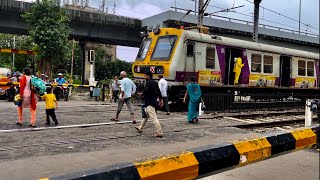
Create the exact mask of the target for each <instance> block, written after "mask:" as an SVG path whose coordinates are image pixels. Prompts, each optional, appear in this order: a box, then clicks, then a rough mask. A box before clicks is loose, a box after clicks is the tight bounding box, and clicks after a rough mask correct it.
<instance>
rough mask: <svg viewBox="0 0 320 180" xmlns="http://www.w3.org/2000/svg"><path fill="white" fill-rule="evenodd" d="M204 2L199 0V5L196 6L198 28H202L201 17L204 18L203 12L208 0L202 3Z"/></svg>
mask: <svg viewBox="0 0 320 180" xmlns="http://www.w3.org/2000/svg"><path fill="white" fill-rule="evenodd" d="M203 1H204V0H199V5H198V9H199V11H198V26H202V25H203V16H204V12H205V11H206V9H207V7H208V5H209V3H210V0H206V2H205V3H203Z"/></svg>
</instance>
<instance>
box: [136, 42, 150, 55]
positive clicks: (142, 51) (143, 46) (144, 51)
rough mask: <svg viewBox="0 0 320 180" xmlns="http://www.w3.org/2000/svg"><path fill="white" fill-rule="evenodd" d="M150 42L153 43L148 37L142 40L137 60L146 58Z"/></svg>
mask: <svg viewBox="0 0 320 180" xmlns="http://www.w3.org/2000/svg"><path fill="white" fill-rule="evenodd" d="M150 44H151V39H146V40H144V41H143V42H142V44H141V47H140V49H139V52H138V55H137V60H144V59H145V58H146V55H147V52H148V49H149V46H150Z"/></svg>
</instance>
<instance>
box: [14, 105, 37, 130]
mask: <svg viewBox="0 0 320 180" xmlns="http://www.w3.org/2000/svg"><path fill="white" fill-rule="evenodd" d="M17 110H18V122H19V123H22V120H23V116H22V113H23V108H22V106H18V107H17ZM30 115H31V119H30V124H32V125H35V124H36V116H37V110H36V109H32V108H31V107H30Z"/></svg>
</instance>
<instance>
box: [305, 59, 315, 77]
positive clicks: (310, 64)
mask: <svg viewBox="0 0 320 180" xmlns="http://www.w3.org/2000/svg"><path fill="white" fill-rule="evenodd" d="M307 76H314V62H311V61H308V62H307Z"/></svg>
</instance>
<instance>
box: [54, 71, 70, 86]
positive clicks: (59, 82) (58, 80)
mask: <svg viewBox="0 0 320 180" xmlns="http://www.w3.org/2000/svg"><path fill="white" fill-rule="evenodd" d="M55 83H57V84H59V85H61V84H66V83H68V82H67V81H66V80H65V79H64V78H63V75H62V73H59V74H58V78H56V79H55Z"/></svg>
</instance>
